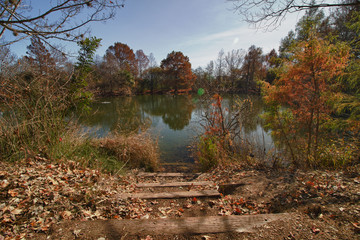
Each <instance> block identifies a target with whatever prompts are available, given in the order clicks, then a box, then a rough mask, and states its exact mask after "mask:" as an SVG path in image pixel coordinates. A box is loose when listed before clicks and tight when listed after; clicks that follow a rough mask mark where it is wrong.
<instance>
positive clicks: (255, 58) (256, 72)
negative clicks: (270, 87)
mask: <svg viewBox="0 0 360 240" xmlns="http://www.w3.org/2000/svg"><path fill="white" fill-rule="evenodd" d="M263 61H264V57H263V53H262V49H261V48H260V47H256V46H254V45H252V46H251V47H250V48H249V50H248V52H247V53H246V55H245V57H244V62H243V65H242V69H241V70H242V76H243V77H242V86H241V87H242V88H243V90H244V91H245V92H247V93H248V92H249V91H253V90H254V89H255V87H256V81H258V80H262V78H264V73H265V72H264V66H263Z"/></svg>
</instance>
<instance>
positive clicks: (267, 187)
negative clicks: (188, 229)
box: [0, 159, 360, 240]
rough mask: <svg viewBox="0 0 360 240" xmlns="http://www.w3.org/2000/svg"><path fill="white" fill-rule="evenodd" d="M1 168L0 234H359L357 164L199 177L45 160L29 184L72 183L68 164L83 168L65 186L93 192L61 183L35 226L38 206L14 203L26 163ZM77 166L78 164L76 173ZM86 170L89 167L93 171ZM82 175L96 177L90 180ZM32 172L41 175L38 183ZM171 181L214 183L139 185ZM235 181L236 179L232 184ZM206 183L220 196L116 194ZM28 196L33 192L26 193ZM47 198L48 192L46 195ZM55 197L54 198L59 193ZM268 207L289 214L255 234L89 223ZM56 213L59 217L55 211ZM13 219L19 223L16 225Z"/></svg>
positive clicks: (233, 169) (220, 171)
mask: <svg viewBox="0 0 360 240" xmlns="http://www.w3.org/2000/svg"><path fill="white" fill-rule="evenodd" d="M72 165H74V163H72ZM75 165H76V164H75ZM41 166H42V167H43V168H41ZM1 167H2V169H4V168H5V169H6V172H0V173H1V174H0V181H1V189H2V195H1V196H0V200H1V202H0V207H1V208H0V221H1V222H2V226H1V232H0V239H13V238H18V239H20V238H25V239H35V238H36V239H98V240H100V239H101V240H103V239H148V240H149V239H290V240H292V239H351V240H353V239H360V204H359V203H360V171H359V170H360V166H355V167H352V168H349V169H347V170H346V171H300V170H296V171H295V170H291V169H259V168H251V167H244V166H242V165H236V164H234V165H232V166H228V167H223V168H220V167H219V168H217V169H215V170H213V171H212V172H209V173H204V174H201V175H199V176H195V177H189V178H182V177H181V178H180V177H178V178H171V179H169V178H164V177H150V178H149V177H138V176H137V174H138V171H132V172H130V173H129V174H128V175H127V176H121V177H114V176H108V175H106V174H100V173H98V172H96V173H95V172H94V171H93V170H89V169H81V167H80V166H78V165H76V166H71V168H68V167H67V165H66V163H61V164H59V166H57V165H49V163H48V162H47V161H46V160H44V159H42V160H38V161H35V162H33V163H31V164H28V165H26V169H27V170H26V174H28V175H29V176H28V177H26V179H27V181H28V183H29V184H30V186H31V188H32V189H34V186H35V185H36V184H39V186H42V189H43V192H46V191H45V190H44V189H46V184H49V181H51V182H52V184H50V186H52V185H55V187H56V188H59V185H56V184H55V182H58V183H59V184H64V185H65V184H67V183H65V180H64V182H61V180H60V179H67V178H66V176H67V175H66V174H65V173H66V172H69V171H70V170H69V169H73V170H71V174H72V175H71V176H73V177H76V176H77V175H76V174H79V176H77V177H76V179H77V180H76V181H75V183H76V184H75V185H74V186H73V185H71V186H70V185H69V186H66V187H67V188H80V187H81V186H82V185H81V184H82V183H86V186H84V187H85V189H88V188H92V192H91V193H88V194H87V195H85V197H82V196H80V195H79V196H78V195H71V194H70V195H69V194H67V195H66V194H65V193H63V192H62V191H61V190H59V194H60V195H61V194H63V196H64V198H61V199H62V201H55V200H52V201H49V200H48V201H45V200H44V203H42V204H43V205H44V207H43V208H46V209H45V210H44V212H39V211H40V210H39V209H37V210H36V211H37V214H39V215H41V216H43V215H44V214H45V215H46V214H49V216H50V217H49V219H52V220H51V221H50V220H46V219H47V218H46V216H43V218H44V219H45V220H44V224H45V223H48V224H47V225H46V224H45V225H44V224H43V225H41V226H37V225H36V226H35V227H34V228H32V224H33V225H34V223H33V222H34V219H33V218H34V217H32V216H34V213H33V212H30V210H20V207H19V206H18V205H14V198H19V199H18V200H16V201H17V203H21V202H23V201H22V194H21V192H20V190H18V189H19V188H20V187H19V182H21V181H19V179H20V178H22V177H23V176H24V174H25V172H24V171H22V170H21V167H10V166H7V165H4V163H2V166H1ZM32 167H34V171H32V170H31V168H32ZM35 168H36V169H37V171H40V170H41V169H42V170H41V171H45V172H46V174H48V176H50V175H49V173H51V174H52V175H51V178H50V180H49V178H44V179H45V180H46V181H47V182H41V181H42V180H41V178H39V177H37V176H36V177H32V176H30V175H31V174H32V173H34V172H35ZM74 168H76V169H80V170H78V172H77V171H75V170H74ZM61 169H64V172H65V173H64V174H62V173H61ZM55 170H56V173H55ZM15 171H16V172H15ZM52 171H54V172H52ZM19 172H20V173H19ZM88 172H91V173H92V174H90V175H89V174H87V173H88ZM34 174H35V173H34ZM56 174H58V175H59V178H57V177H56V176H57V175H56ZM75 175H76V176H75ZM85 177H86V179H90V180H91V181H90V180H86V181H85V179H84V178H85ZM34 179H35V180H37V181H38V182H33V181H34ZM16 181H17V183H16ZM170 181H213V182H214V183H215V184H214V185H206V186H192V187H180V188H179V187H177V188H175V189H174V188H165V189H161V190H159V189H158V188H144V189H139V188H136V183H143V182H170ZM67 182H70V181H69V180H68V181H67ZM9 183H10V184H9ZM234 183H236V184H235V185H234ZM69 184H70V183H69ZM229 184H233V185H229ZM190 188H191V189H190ZM81 189H82V188H81ZM201 189H218V190H219V191H220V192H221V193H222V196H221V197H220V198H198V199H196V198H188V199H187V198H184V199H167V200H165V199H164V200H162V199H155V200H140V199H127V200H119V199H117V197H116V196H117V194H119V193H121V192H125V193H135V192H141V191H143V192H149V194H150V193H152V192H157V191H184V190H185V191H186V190H201ZM50 190H51V189H50ZM34 191H35V190H34ZM75 191H79V192H82V191H83V189H82V190H81V191H80V190H79V189H75ZM5 192H6V193H5ZM91 194H92V195H91ZM61 196H62V195H61ZM74 196H77V198H75V197H74ZM41 197H42V196H41V195H37V196H36V198H41ZM24 198H26V199H28V198H35V197H33V196H32V195H31V194H30V193H28V194H27V196H25V197H24ZM44 198H45V199H47V197H44ZM70 198H71V199H70ZM51 199H54V196H53V197H52V198H51ZM55 199H56V197H55ZM59 199H60V198H59ZM89 199H95V200H96V201H95V203H93V204H90V203H91V200H89ZM32 200H33V199H31V201H29V202H30V203H32V205H26V207H27V209H31V207H33V205H36V204H34V201H32ZM39 201H40V200H39ZM65 202H66V203H67V204H65ZM74 202H75V203H76V204H75V203H74ZM17 203H16V204H17ZM10 206H13V207H12V208H11V207H10ZM74 206H75V207H74ZM24 208H25V207H24ZM17 209H19V210H17ZM15 210H17V211H15ZM34 211H35V210H34ZM47 212H48V213H47ZM10 213H12V215H11V214H10ZM266 213H289V214H290V215H291V218H289V219H280V220H277V221H274V222H271V223H268V224H265V225H263V226H260V227H255V228H254V229H253V232H250V233H236V232H230V233H217V234H206V233H204V234H198V235H163V234H161V233H159V234H157V235H152V236H148V235H144V234H141V233H126V232H122V233H115V232H111V230H109V231H108V232H101V231H99V229H95V228H94V227H93V226H92V224H91V221H92V220H97V219H100V220H106V219H158V218H184V217H198V216H227V215H245V214H250V215H252V214H266ZM21 214H24V215H23V217H19V216H20V215H21ZM56 214H58V215H59V217H56ZM14 216H15V218H14ZM30 219H32V222H31V221H30ZM37 221H39V220H37ZM84 221H88V223H89V224H85V225H84V224H81V228H80V227H79V226H80V223H84ZM49 222H50V223H49ZM16 224H17V225H18V227H17V228H15V227H14V225H16ZM84 226H85V227H84Z"/></svg>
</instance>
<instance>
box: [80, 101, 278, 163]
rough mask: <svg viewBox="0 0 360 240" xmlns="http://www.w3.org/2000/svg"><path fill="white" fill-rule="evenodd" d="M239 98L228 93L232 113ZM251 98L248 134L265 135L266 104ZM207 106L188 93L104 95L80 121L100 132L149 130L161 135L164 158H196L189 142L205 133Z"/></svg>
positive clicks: (184, 160)
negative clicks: (263, 114) (191, 151)
mask: <svg viewBox="0 0 360 240" xmlns="http://www.w3.org/2000/svg"><path fill="white" fill-rule="evenodd" d="M245 97H248V96H245ZM237 98H239V96H235V95H229V96H224V104H225V105H224V106H226V107H228V108H229V113H230V114H231V113H232V112H235V110H234V109H233V108H232V106H233V105H235V101H236V99H237ZM240 98H241V99H243V98H244V96H240ZM251 101H252V103H253V107H252V111H250V112H249V113H247V114H246V119H245V121H244V126H243V127H244V131H245V134H249V135H257V136H258V138H262V136H261V134H263V132H262V131H263V128H262V121H261V119H260V118H259V114H261V113H262V111H263V104H262V101H261V99H260V98H259V97H251ZM207 107H208V106H207V103H204V102H202V101H196V99H195V98H193V97H191V96H186V95H182V96H171V95H145V96H133V97H116V98H104V99H101V100H99V101H98V102H96V103H94V104H93V113H92V114H91V115H90V116H87V117H83V118H82V119H81V120H80V122H81V124H83V125H84V126H85V127H87V128H90V129H97V135H100V136H104V135H106V134H107V133H109V132H111V131H121V132H123V133H129V132H138V131H145V130H149V132H150V133H151V134H152V135H153V136H155V137H158V141H159V147H160V152H161V158H162V161H165V162H192V161H193V159H192V158H191V156H190V153H189V151H188V146H189V145H190V144H192V141H193V139H194V137H196V136H197V135H198V134H200V133H201V130H202V128H201V127H200V123H199V121H200V120H201V114H202V112H203V111H204V110H205V109H206V108H207ZM265 134H266V133H265ZM267 141H268V140H267ZM270 141H271V139H270Z"/></svg>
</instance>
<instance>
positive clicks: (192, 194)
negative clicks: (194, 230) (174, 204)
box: [118, 190, 220, 199]
mask: <svg viewBox="0 0 360 240" xmlns="http://www.w3.org/2000/svg"><path fill="white" fill-rule="evenodd" d="M218 196H220V193H219V192H218V191H217V190H203V191H181V192H161V193H123V194H119V195H118V197H119V198H121V199H125V198H141V199H156V198H159V199H160V198H161V199H167V198H189V197H218Z"/></svg>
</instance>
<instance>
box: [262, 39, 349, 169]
mask: <svg viewBox="0 0 360 240" xmlns="http://www.w3.org/2000/svg"><path fill="white" fill-rule="evenodd" d="M348 56H349V54H348V48H347V47H345V46H344V45H343V44H337V45H333V44H330V43H329V42H328V41H326V40H323V39H320V38H319V37H317V36H316V35H315V34H312V35H310V36H309V39H308V40H307V41H300V42H298V43H296V45H295V46H294V48H293V56H292V58H291V59H290V60H287V61H286V62H285V64H284V67H283V72H282V73H281V74H280V78H279V79H278V80H277V81H276V82H275V85H273V86H268V87H269V89H267V94H266V97H265V99H266V101H267V103H272V104H274V103H276V104H280V105H282V106H287V107H289V109H290V111H291V113H292V116H293V122H292V124H297V125H296V126H297V127H294V128H292V129H294V131H296V132H297V134H298V135H297V136H300V135H301V133H304V132H305V134H306V137H307V142H306V145H307V146H306V155H307V160H308V161H307V164H310V159H311V158H312V157H313V158H314V159H317V150H318V146H319V133H320V131H319V130H320V127H321V123H322V122H323V121H325V120H326V119H327V118H329V113H330V105H329V102H328V100H329V98H330V97H331V96H332V93H331V91H332V88H331V85H332V83H333V81H334V77H336V76H338V75H341V74H342V72H343V70H344V68H345V66H346V64H347V61H348ZM278 114H284V112H283V113H281V112H280V113H278ZM298 123H300V124H298ZM302 126H304V127H302Z"/></svg>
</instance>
